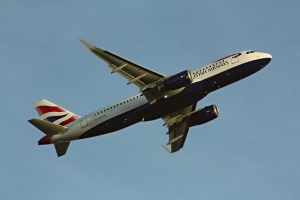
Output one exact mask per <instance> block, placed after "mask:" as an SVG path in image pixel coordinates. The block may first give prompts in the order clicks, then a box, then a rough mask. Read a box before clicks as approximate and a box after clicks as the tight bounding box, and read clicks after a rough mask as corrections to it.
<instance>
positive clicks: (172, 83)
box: [158, 70, 193, 92]
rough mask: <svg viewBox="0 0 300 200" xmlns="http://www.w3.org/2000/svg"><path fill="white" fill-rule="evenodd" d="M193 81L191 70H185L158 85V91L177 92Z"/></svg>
mask: <svg viewBox="0 0 300 200" xmlns="http://www.w3.org/2000/svg"><path fill="white" fill-rule="evenodd" d="M192 80H193V79H192V76H191V72H190V71H189V70H185V71H183V72H180V73H178V74H175V75H173V76H171V77H169V78H167V79H166V80H164V81H163V82H162V83H161V84H159V85H158V89H159V91H161V92H164V91H170V90H177V89H179V88H182V87H185V86H187V85H189V84H190V83H191V82H192Z"/></svg>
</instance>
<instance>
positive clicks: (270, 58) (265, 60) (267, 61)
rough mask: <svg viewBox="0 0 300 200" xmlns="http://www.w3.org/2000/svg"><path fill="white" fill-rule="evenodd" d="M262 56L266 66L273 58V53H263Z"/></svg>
mask: <svg viewBox="0 0 300 200" xmlns="http://www.w3.org/2000/svg"><path fill="white" fill-rule="evenodd" d="M261 58H262V62H263V63H262V65H263V66H266V65H267V64H269V62H270V61H271V60H272V55H271V54H268V53H263V54H262V55H261Z"/></svg>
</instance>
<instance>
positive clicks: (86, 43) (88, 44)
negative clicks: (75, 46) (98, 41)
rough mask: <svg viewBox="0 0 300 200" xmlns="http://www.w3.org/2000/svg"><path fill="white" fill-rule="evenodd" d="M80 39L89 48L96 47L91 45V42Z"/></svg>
mask: <svg viewBox="0 0 300 200" xmlns="http://www.w3.org/2000/svg"><path fill="white" fill-rule="evenodd" d="M79 41H80V42H81V43H82V44H84V46H86V48H88V49H89V50H91V49H93V48H95V46H93V45H91V44H90V43H88V42H86V41H84V40H83V39H79Z"/></svg>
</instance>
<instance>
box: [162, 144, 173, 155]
mask: <svg viewBox="0 0 300 200" xmlns="http://www.w3.org/2000/svg"><path fill="white" fill-rule="evenodd" d="M162 146H163V147H164V148H165V149H166V150H167V151H168V152H169V153H172V151H171V148H170V147H169V146H168V145H165V144H163V145H162Z"/></svg>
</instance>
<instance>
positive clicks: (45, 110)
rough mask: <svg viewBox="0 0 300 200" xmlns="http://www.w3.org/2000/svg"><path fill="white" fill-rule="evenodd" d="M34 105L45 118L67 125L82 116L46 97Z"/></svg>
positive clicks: (54, 122)
mask: <svg viewBox="0 0 300 200" xmlns="http://www.w3.org/2000/svg"><path fill="white" fill-rule="evenodd" d="M34 107H35V109H36V111H37V112H38V113H39V115H40V116H41V118H42V119H43V120H46V121H49V122H52V123H53V124H58V125H61V126H65V125H67V124H69V123H71V122H73V121H75V120H76V119H77V118H79V117H80V116H78V115H76V114H74V113H72V112H70V111H68V110H66V109H64V108H62V107H60V106H58V105H56V104H54V103H52V102H50V101H48V100H45V99H43V100H41V101H38V102H36V103H35V104H34Z"/></svg>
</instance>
